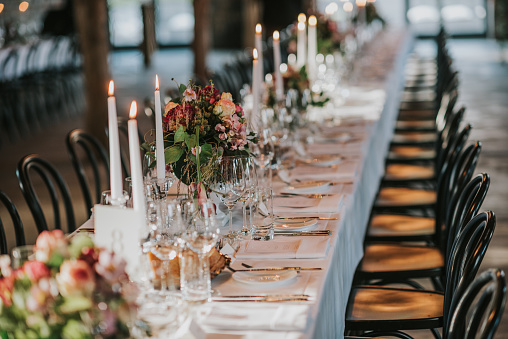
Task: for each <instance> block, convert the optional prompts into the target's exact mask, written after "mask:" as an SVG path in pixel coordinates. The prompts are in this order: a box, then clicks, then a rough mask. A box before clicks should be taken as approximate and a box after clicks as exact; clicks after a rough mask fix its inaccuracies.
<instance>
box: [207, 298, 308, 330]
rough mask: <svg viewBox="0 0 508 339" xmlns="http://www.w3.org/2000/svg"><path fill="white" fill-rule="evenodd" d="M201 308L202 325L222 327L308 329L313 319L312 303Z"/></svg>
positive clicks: (237, 328) (236, 328)
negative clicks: (310, 313)
mask: <svg viewBox="0 0 508 339" xmlns="http://www.w3.org/2000/svg"><path fill="white" fill-rule="evenodd" d="M200 311H202V312H201V317H200V318H199V320H198V322H199V324H200V325H202V326H204V327H207V328H210V329H221V330H270V331H293V330H296V331H304V330H305V328H306V327H307V321H308V319H309V317H308V314H309V306H308V305H294V304H293V305H276V304H271V305H266V304H264V305H251V304H248V303H241V305H232V304H227V305H226V304H217V303H212V304H210V305H206V307H202V308H200Z"/></svg>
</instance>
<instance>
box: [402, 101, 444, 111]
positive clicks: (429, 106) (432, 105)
mask: <svg viewBox="0 0 508 339" xmlns="http://www.w3.org/2000/svg"><path fill="white" fill-rule="evenodd" d="M436 109H437V105H436V102H435V101H434V100H430V101H427V100H425V101H402V102H401V103H400V106H399V110H403V111H408V110H436Z"/></svg>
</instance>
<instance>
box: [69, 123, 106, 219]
mask: <svg viewBox="0 0 508 339" xmlns="http://www.w3.org/2000/svg"><path fill="white" fill-rule="evenodd" d="M65 144H66V146H67V151H68V152H69V156H70V158H71V162H72V166H73V167H74V170H75V172H76V175H77V177H78V181H79V185H80V187H81V191H82V192H83V197H84V199H85V208H86V212H87V215H88V216H90V215H91V213H92V211H91V210H92V207H93V205H94V204H98V203H100V201H101V193H102V191H104V190H106V189H108V188H109V156H108V153H107V151H106V149H105V148H104V146H102V144H101V143H100V141H99V140H97V139H96V138H95V137H94V136H92V135H90V134H87V133H85V132H84V131H83V130H80V129H75V130H73V131H71V132H70V133H69V134H68V135H67V138H66V139H65ZM79 149H81V152H80V151H79ZM78 153H84V155H85V157H84V159H82V158H80V156H79V155H78ZM86 168H90V171H91V172H92V173H91V174H92V178H91V179H92V180H88V178H87V175H86V173H87V172H86ZM101 173H102V175H101ZM92 187H93V193H92Z"/></svg>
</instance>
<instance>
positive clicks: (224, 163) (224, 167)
mask: <svg viewBox="0 0 508 339" xmlns="http://www.w3.org/2000/svg"><path fill="white" fill-rule="evenodd" d="M217 173H218V174H217V176H216V177H215V178H214V179H213V182H212V183H211V184H210V185H209V186H210V188H211V189H212V191H213V192H215V193H216V194H217V195H218V196H219V198H220V200H221V201H222V203H223V204H224V205H226V207H227V208H228V212H229V235H228V237H229V238H236V237H237V235H236V234H235V232H233V208H234V207H235V205H236V203H237V202H238V200H240V197H241V196H242V194H244V191H245V177H244V173H243V166H242V164H241V161H240V158H239V157H235V156H222V157H221V158H219V160H218V161H217Z"/></svg>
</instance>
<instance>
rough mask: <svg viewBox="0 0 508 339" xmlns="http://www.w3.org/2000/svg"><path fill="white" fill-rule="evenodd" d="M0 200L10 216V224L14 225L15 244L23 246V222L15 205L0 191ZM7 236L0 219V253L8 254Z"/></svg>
mask: <svg viewBox="0 0 508 339" xmlns="http://www.w3.org/2000/svg"><path fill="white" fill-rule="evenodd" d="M0 202H1V203H2V204H3V205H4V206H5V208H6V210H7V212H8V213H9V216H10V218H11V222H12V226H13V227H14V234H15V236H16V246H23V245H25V244H26V242H25V232H24V230H23V223H22V222H21V218H20V217H19V214H18V210H17V209H16V206H14V204H13V203H12V201H11V199H9V197H8V196H7V195H6V194H5V193H4V192H3V191H0ZM8 253H9V249H8V248H7V237H6V235H5V228H4V224H3V222H2V220H1V219H0V254H8Z"/></svg>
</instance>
